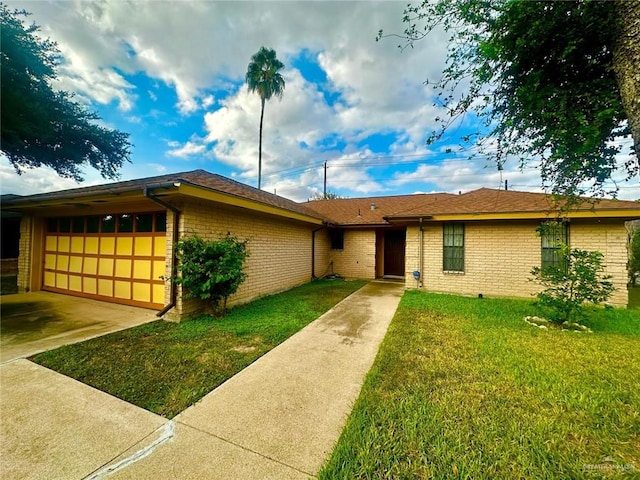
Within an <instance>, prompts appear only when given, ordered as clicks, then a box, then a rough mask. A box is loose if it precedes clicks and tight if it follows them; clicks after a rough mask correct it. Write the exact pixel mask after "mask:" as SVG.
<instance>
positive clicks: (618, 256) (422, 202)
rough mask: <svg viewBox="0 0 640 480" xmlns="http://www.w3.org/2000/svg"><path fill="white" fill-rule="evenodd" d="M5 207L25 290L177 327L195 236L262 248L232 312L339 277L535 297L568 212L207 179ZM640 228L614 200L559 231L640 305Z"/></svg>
mask: <svg viewBox="0 0 640 480" xmlns="http://www.w3.org/2000/svg"><path fill="white" fill-rule="evenodd" d="M2 209H3V210H7V211H14V212H19V213H21V214H22V222H21V224H20V255H19V272H18V287H19V289H20V290H21V291H35V290H47V291H52V292H58V293H63V294H68V295H76V296H82V297H89V298H95V299H99V300H105V301H111V302H115V303H124V304H129V305H137V306H142V307H146V308H152V309H156V310H159V314H160V315H165V317H166V318H169V319H172V318H181V317H183V316H188V315H191V314H194V313H196V312H197V311H200V310H201V309H202V308H203V305H202V304H201V303H200V302H198V301H195V300H187V299H184V298H183V296H182V292H181V290H180V287H174V286H173V285H172V284H171V283H170V282H167V281H165V280H163V277H168V276H170V274H171V272H172V271H173V268H174V261H175V260H174V258H175V252H174V247H173V246H174V244H175V242H176V241H177V239H179V238H180V237H181V236H185V235H190V234H194V233H197V234H198V235H199V236H201V237H203V238H206V239H215V238H219V237H220V236H223V235H225V234H227V233H231V234H233V235H235V236H237V237H239V238H243V239H244V238H247V239H249V250H250V257H249V259H248V261H247V266H246V269H247V273H248V277H247V280H246V282H245V283H244V284H243V285H242V286H241V287H240V289H239V291H238V292H237V293H236V295H234V297H233V298H232V299H230V304H233V303H242V302H246V301H249V300H251V299H253V298H256V297H259V296H262V295H266V294H269V293H275V292H278V291H282V290H286V289H288V288H291V287H293V286H295V285H299V284H302V283H305V282H308V281H310V280H311V279H312V278H315V277H321V276H324V275H326V274H329V273H337V274H340V275H343V276H345V277H351V278H367V279H373V278H378V277H387V278H395V279H398V280H404V282H405V283H406V285H407V287H409V288H424V289H427V290H430V291H441V292H455V293H461V294H472V295H477V294H478V293H483V294H486V295H509V296H529V295H531V293H533V290H534V286H533V285H532V284H531V282H529V281H528V280H527V278H528V276H529V275H528V272H529V271H530V270H531V268H532V267H533V266H534V265H539V264H540V263H541V262H542V261H543V260H542V259H547V261H552V259H553V251H552V246H551V244H550V243H549V242H546V243H545V240H542V241H541V239H540V238H539V237H538V236H537V235H536V228H537V226H538V225H539V224H540V223H541V222H542V221H544V220H546V219H550V218H556V217H557V215H558V213H557V209H556V208H555V207H554V205H553V204H552V203H551V201H550V199H549V197H547V196H545V195H543V194H535V193H523V192H507V191H500V190H490V189H480V190H476V191H473V192H469V193H466V194H462V195H452V194H442V193H438V194H424V195H402V196H390V197H371V198H355V199H340V200H321V201H313V202H304V203H296V202H293V201H291V200H288V199H285V198H283V197H279V196H277V195H274V194H271V193H267V192H264V191H261V190H257V189H255V188H253V187H249V186H247V185H244V184H241V183H238V182H236V181H234V180H231V179H228V178H225V177H222V176H219V175H215V174H211V173H208V172H206V171H204V170H195V171H191V172H184V173H177V174H170V175H162V176H158V177H151V178H144V179H139V180H131V181H125V182H117V183H112V184H105V185H99V186H92V187H83V188H77V189H71V190H64V191H59V192H52V193H45V194H37V195H29V196H23V197H15V198H11V199H8V200H7V201H5V202H3V204H2ZM638 218H640V204H638V203H637V202H624V201H614V200H603V201H601V202H599V203H598V204H596V205H595V206H592V205H584V206H582V207H581V208H579V209H576V210H572V211H571V212H570V213H566V214H565V215H564V219H565V220H566V223H565V227H564V228H563V229H562V231H561V232H559V233H558V234H559V235H563V236H564V237H563V238H566V239H567V240H569V242H570V244H571V245H572V246H574V247H580V248H587V249H597V250H600V251H602V252H603V253H604V254H605V261H606V264H607V269H608V271H609V273H611V274H612V275H613V276H614V282H615V284H616V286H617V287H618V291H617V292H616V294H615V296H614V298H613V299H612V303H614V304H617V305H626V303H627V296H626V277H627V274H626V262H627V252H626V242H627V232H626V230H625V226H624V224H625V222H626V221H628V220H632V219H638ZM414 272H419V273H416V275H415V276H414ZM416 277H417V278H416Z"/></svg>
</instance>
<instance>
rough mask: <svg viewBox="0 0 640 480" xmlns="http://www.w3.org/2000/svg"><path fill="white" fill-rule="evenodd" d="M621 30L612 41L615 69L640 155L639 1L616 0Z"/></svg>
mask: <svg viewBox="0 0 640 480" xmlns="http://www.w3.org/2000/svg"><path fill="white" fill-rule="evenodd" d="M616 16H617V17H618V18H617V19H616V20H617V21H618V30H617V34H616V40H615V41H614V45H613V49H612V50H613V70H614V72H615V75H616V79H617V81H618V88H619V89H620V97H621V98H622V107H623V108H624V110H625V113H626V114H627V118H628V121H629V127H630V128H631V136H632V137H633V144H634V146H635V150H636V156H638V155H640V73H639V71H638V68H639V65H640V3H638V2H637V0H617V1H616Z"/></svg>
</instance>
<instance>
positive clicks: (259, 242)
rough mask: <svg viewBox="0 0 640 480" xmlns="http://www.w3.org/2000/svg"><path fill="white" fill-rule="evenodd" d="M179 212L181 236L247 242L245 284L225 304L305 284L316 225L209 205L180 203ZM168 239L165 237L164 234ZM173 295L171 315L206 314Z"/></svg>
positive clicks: (192, 302)
mask: <svg viewBox="0 0 640 480" xmlns="http://www.w3.org/2000/svg"><path fill="white" fill-rule="evenodd" d="M180 209H181V215H180V235H181V236H185V235H186V236H188V235H191V234H194V233H195V234H197V235H199V236H200V237H202V238H204V239H207V240H214V239H218V238H220V237H221V236H224V235H226V234H227V233H230V234H231V235H235V236H236V237H238V238H239V239H248V240H249V243H248V249H249V258H248V259H247V263H246V267H245V268H246V273H247V279H246V280H245V282H244V283H243V284H242V285H241V286H240V289H239V290H238V292H237V293H236V294H235V295H234V296H233V297H231V298H230V299H229V303H228V304H229V305H233V304H237V303H244V302H247V301H250V300H251V299H254V298H256V297H260V296H262V295H266V294H271V293H275V292H279V291H283V290H286V289H288V288H291V287H293V286H296V285H300V284H303V283H305V282H308V281H310V280H311V232H312V230H313V229H314V228H317V226H312V225H308V224H303V223H300V222H294V221H289V220H286V219H281V218H278V217H273V216H266V215H265V216H261V215H260V214H256V213H251V212H247V211H244V210H241V209H232V208H229V207H225V206H222V205H215V204H210V203H184V204H183V205H181V206H180ZM169 236H170V232H167V237H169ZM167 250H168V251H169V249H167ZM318 255H319V256H321V253H320V252H318ZM178 292H179V295H178V301H177V308H176V312H173V315H174V316H175V315H178V316H188V315H193V314H195V313H197V312H200V311H206V309H207V307H206V305H203V303H202V302H200V301H197V300H194V299H182V296H181V295H180V289H179V290H178Z"/></svg>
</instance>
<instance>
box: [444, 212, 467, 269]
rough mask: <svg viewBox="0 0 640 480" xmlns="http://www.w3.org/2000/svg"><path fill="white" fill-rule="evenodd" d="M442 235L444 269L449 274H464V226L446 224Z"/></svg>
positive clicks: (460, 224)
mask: <svg viewBox="0 0 640 480" xmlns="http://www.w3.org/2000/svg"><path fill="white" fill-rule="evenodd" d="M442 234H443V238H442V241H443V257H442V269H443V270H445V271H449V272H464V224H462V223H445V224H444V225H443V228H442Z"/></svg>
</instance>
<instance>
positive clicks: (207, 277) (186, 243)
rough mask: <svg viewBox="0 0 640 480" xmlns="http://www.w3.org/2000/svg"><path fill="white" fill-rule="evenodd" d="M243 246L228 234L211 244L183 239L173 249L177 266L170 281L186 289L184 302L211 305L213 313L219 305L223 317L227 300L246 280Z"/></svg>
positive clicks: (201, 240) (245, 253)
mask: <svg viewBox="0 0 640 480" xmlns="http://www.w3.org/2000/svg"><path fill="white" fill-rule="evenodd" d="M247 242H248V240H239V239H238V238H236V237H234V236H232V235H230V234H227V236H226V237H222V238H220V239H219V240H214V241H206V240H204V239H202V238H200V237H198V236H197V235H194V236H191V237H187V238H183V239H182V240H180V241H179V242H178V244H177V246H176V247H177V252H178V258H179V259H180V264H179V266H178V275H176V276H175V277H174V278H173V279H172V280H173V281H174V282H175V283H176V284H178V285H182V286H183V287H185V288H186V289H187V292H186V294H185V296H186V297H187V298H199V299H200V300H208V301H211V302H212V304H213V308H214V311H216V312H219V307H220V302H223V307H222V315H224V314H226V312H227V299H228V298H229V297H230V296H231V295H233V294H234V293H236V291H237V290H238V288H239V287H240V285H241V284H242V283H243V282H244V280H245V279H246V277H247V274H246V273H245V272H244V262H245V260H246V258H247V257H248V255H249V252H248V250H247Z"/></svg>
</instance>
